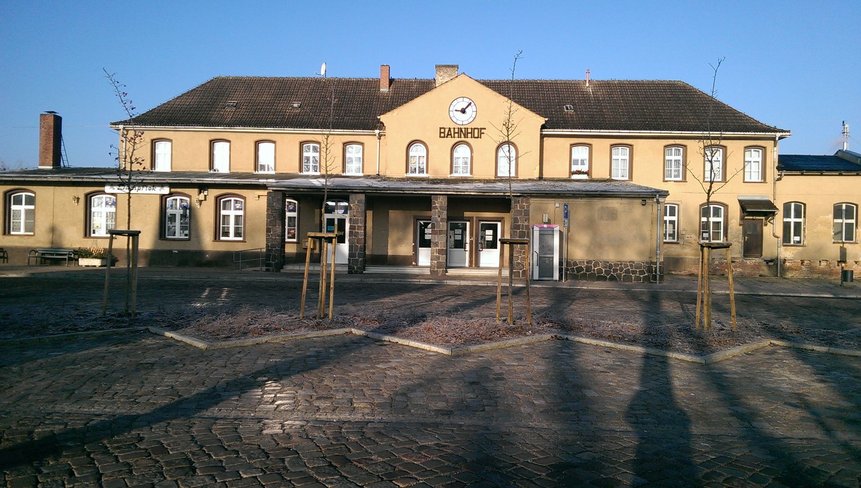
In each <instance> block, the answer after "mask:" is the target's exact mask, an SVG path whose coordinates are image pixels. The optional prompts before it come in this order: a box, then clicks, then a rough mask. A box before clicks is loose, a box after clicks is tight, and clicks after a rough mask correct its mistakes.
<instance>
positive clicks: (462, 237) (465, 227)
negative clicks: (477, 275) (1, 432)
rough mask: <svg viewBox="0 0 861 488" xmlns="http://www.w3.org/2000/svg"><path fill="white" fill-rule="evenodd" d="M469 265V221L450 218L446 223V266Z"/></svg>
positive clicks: (460, 266) (462, 266) (458, 266)
mask: <svg viewBox="0 0 861 488" xmlns="http://www.w3.org/2000/svg"><path fill="white" fill-rule="evenodd" d="M467 266H469V222H466V221H461V220H450V221H449V223H448V267H449V268H465V267H467Z"/></svg>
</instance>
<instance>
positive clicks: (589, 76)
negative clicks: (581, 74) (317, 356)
mask: <svg viewBox="0 0 861 488" xmlns="http://www.w3.org/2000/svg"><path fill="white" fill-rule="evenodd" d="M590 78H592V71H591V70H590V69H589V68H586V86H589V79H590Z"/></svg>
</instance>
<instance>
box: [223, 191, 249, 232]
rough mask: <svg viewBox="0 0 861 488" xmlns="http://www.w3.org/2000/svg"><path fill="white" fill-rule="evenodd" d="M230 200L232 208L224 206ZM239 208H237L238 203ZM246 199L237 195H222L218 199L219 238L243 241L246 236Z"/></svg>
mask: <svg viewBox="0 0 861 488" xmlns="http://www.w3.org/2000/svg"><path fill="white" fill-rule="evenodd" d="M228 202H230V205H229V207H230V208H224V207H225V203H228ZM237 203H238V204H239V208H236V204H237ZM244 236H245V200H244V199H242V198H240V197H236V196H228V197H222V198H220V199H219V200H218V240H220V241H241V240H243V239H244V238H245V237H244Z"/></svg>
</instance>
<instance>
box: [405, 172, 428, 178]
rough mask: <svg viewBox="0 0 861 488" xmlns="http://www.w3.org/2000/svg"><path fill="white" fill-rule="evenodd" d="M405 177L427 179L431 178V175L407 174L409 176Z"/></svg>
mask: <svg viewBox="0 0 861 488" xmlns="http://www.w3.org/2000/svg"><path fill="white" fill-rule="evenodd" d="M404 176H405V177H407V178H427V177H428V176H430V175H428V174H427V173H423V174H410V173H407V174H406V175H404Z"/></svg>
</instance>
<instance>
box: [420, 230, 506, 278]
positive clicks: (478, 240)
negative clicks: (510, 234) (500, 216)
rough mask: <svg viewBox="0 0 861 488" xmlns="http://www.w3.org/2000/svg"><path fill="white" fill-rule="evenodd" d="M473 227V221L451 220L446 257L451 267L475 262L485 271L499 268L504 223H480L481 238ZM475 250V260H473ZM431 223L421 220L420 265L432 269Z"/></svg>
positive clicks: (464, 265) (463, 266)
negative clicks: (474, 233)
mask: <svg viewBox="0 0 861 488" xmlns="http://www.w3.org/2000/svg"><path fill="white" fill-rule="evenodd" d="M472 229H473V225H472V222H471V221H469V220H449V221H448V229H447V234H446V258H447V262H448V267H449V268H466V267H469V266H471V265H473V263H475V265H477V266H478V267H482V268H495V267H497V266H498V265H499V248H500V246H499V238H500V237H501V233H502V223H501V222H499V221H484V220H480V221H478V232H477V235H475V236H473V231H472ZM473 251H475V256H474V261H472V260H471V259H470V258H472V257H473ZM430 261H431V221H430V220H419V221H417V225H416V264H417V265H419V266H430Z"/></svg>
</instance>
